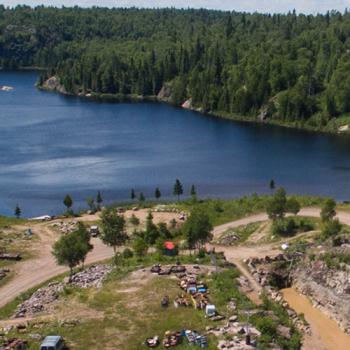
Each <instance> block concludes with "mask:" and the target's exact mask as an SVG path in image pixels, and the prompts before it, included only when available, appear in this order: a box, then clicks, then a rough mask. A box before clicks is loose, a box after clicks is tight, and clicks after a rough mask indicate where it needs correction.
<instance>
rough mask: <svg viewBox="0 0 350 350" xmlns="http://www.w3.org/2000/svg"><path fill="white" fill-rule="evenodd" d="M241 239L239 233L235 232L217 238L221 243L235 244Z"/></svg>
mask: <svg viewBox="0 0 350 350" xmlns="http://www.w3.org/2000/svg"><path fill="white" fill-rule="evenodd" d="M239 239H240V238H239V236H238V235H236V234H235V233H232V234H228V235H225V236H223V237H220V238H219V239H218V240H217V243H218V244H221V245H234V244H236V243H237V241H239Z"/></svg>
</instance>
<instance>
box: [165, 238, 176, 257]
mask: <svg viewBox="0 0 350 350" xmlns="http://www.w3.org/2000/svg"><path fill="white" fill-rule="evenodd" d="M164 255H168V256H175V255H177V247H176V245H175V243H174V242H170V241H167V242H164Z"/></svg>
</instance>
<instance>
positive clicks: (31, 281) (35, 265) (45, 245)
mask: <svg viewBox="0 0 350 350" xmlns="http://www.w3.org/2000/svg"><path fill="white" fill-rule="evenodd" d="M129 214H130V215H131V213H128V215H129ZM135 215H137V216H140V219H141V220H144V218H145V216H146V215H147V213H146V211H139V212H135ZM153 215H154V217H155V221H157V222H159V221H165V222H166V221H169V220H171V219H172V218H173V217H174V215H176V214H173V213H170V214H169V213H154V214H153ZM299 215H302V216H311V217H319V215H320V210H319V209H318V208H304V209H302V210H301V211H300V213H299ZM338 218H339V220H340V221H341V222H342V223H345V224H348V225H350V214H349V213H346V212H339V213H338ZM96 219H98V217H93V216H90V217H84V218H83V220H84V221H91V220H96ZM267 219H268V218H267V215H266V214H265V213H261V214H257V215H252V216H249V217H246V218H243V219H240V220H236V221H232V222H229V223H227V224H224V225H220V226H217V227H215V228H214V230H213V233H214V235H219V234H221V233H222V232H224V231H226V230H227V229H229V228H234V227H239V226H242V225H248V224H249V223H253V222H258V221H265V220H267ZM52 223H53V222H50V223H49V224H48V223H40V224H36V225H35V226H34V233H35V234H37V235H39V237H40V242H38V243H37V247H36V250H37V254H36V255H37V258H34V259H31V260H28V261H24V262H20V263H18V264H16V268H15V272H16V276H15V277H14V278H13V279H12V280H11V281H9V282H8V283H7V284H5V285H4V286H2V287H0V307H1V306H4V305H5V304H7V303H8V302H10V301H11V300H12V299H14V298H15V297H16V296H18V295H19V294H21V293H23V292H25V291H26V290H28V289H30V288H32V287H35V286H36V285H38V284H41V283H43V282H45V281H47V280H48V279H50V278H53V277H54V276H56V275H58V274H61V273H63V272H65V271H67V269H66V268H65V267H62V266H57V265H56V263H55V261H54V259H53V257H52V255H51V249H52V248H51V247H52V244H53V243H54V241H55V240H56V238H57V235H55V234H54V233H53V232H52V230H51V229H50V228H49V226H48V225H50V224H52ZM92 243H93V245H94V249H93V251H92V252H90V253H89V255H88V257H87V263H94V262H97V261H100V260H104V259H107V258H110V257H111V256H112V255H113V252H112V249H111V248H109V247H106V246H105V245H103V244H102V243H101V241H100V240H99V239H93V240H92ZM217 250H220V251H224V252H225V254H226V257H227V259H228V260H229V261H230V262H232V263H235V264H236V265H237V267H238V268H239V269H240V270H241V272H242V273H243V274H244V275H245V276H246V277H247V278H248V279H249V280H250V281H251V284H252V287H253V288H254V290H255V291H256V295H258V293H259V292H260V291H261V287H260V286H259V285H258V284H257V283H256V282H255V280H254V279H252V277H251V275H250V274H249V272H248V271H247V270H246V269H245V267H244V265H243V264H242V260H244V259H247V258H249V257H252V256H257V257H259V256H260V257H263V256H266V255H273V254H275V253H276V254H277V253H278V252H279V251H278V250H277V249H276V248H274V245H273V244H267V245H260V246H258V247H220V248H217Z"/></svg>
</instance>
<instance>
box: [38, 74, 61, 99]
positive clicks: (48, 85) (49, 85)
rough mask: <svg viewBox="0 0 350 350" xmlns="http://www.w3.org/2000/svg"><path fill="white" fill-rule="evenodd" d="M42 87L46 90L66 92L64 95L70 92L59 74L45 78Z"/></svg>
mask: <svg viewBox="0 0 350 350" xmlns="http://www.w3.org/2000/svg"><path fill="white" fill-rule="evenodd" d="M40 87H41V88H42V89H44V90H48V91H57V92H59V93H61V94H64V95H67V94H68V92H67V90H66V88H65V87H64V85H63V84H62V83H61V81H60V78H59V77H57V76H53V77H51V78H49V79H47V80H45V81H44V82H43V84H42V86H40Z"/></svg>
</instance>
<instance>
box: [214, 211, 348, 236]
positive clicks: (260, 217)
mask: <svg viewBox="0 0 350 350" xmlns="http://www.w3.org/2000/svg"><path fill="white" fill-rule="evenodd" d="M320 212H321V211H320V209H319V208H303V209H301V210H300V212H299V214H298V215H299V216H310V217H314V218H319V217H320ZM337 218H338V219H339V220H340V222H341V223H343V224H346V225H350V213H347V212H341V211H340V212H338V214H337ZM266 220H268V216H267V214H266V213H261V214H256V215H251V216H247V217H245V218H242V219H239V220H236V221H233V222H228V223H226V224H223V225H220V226H216V227H215V228H214V230H213V233H214V236H218V235H220V234H221V233H223V232H225V231H226V230H228V229H230V228H235V227H239V226H244V225H248V224H251V223H253V222H260V221H266Z"/></svg>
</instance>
